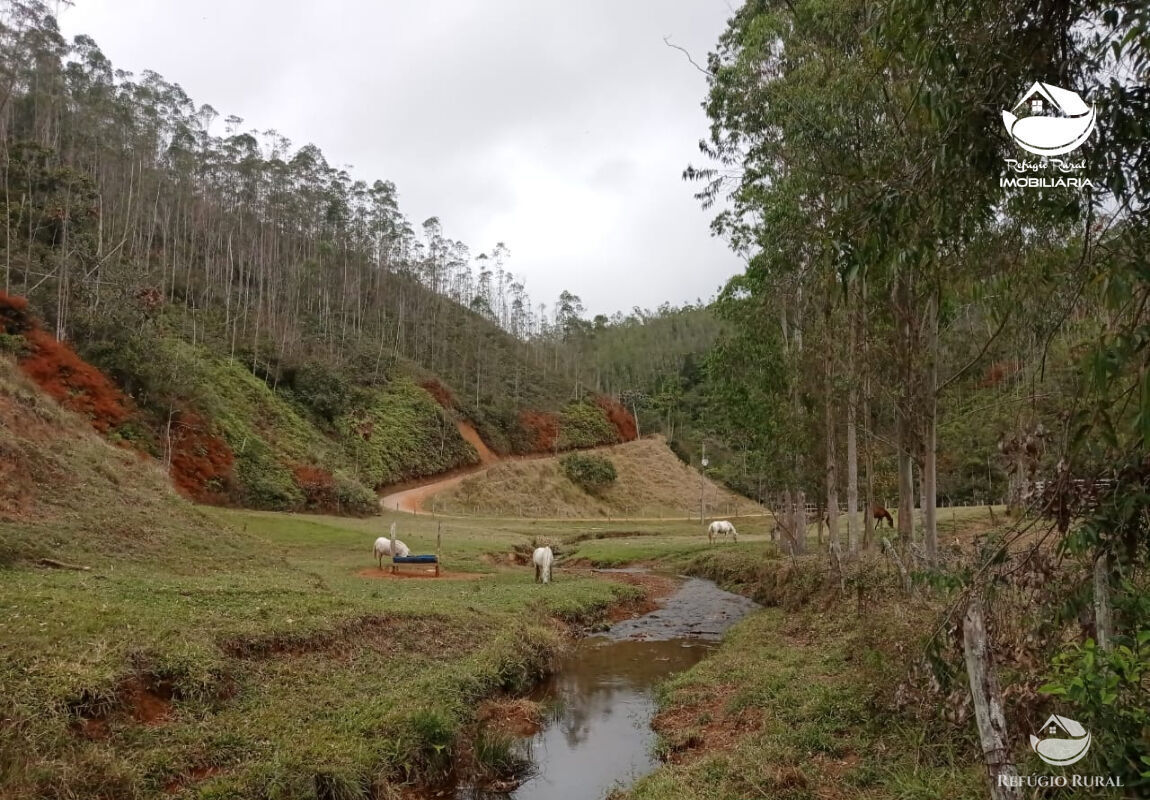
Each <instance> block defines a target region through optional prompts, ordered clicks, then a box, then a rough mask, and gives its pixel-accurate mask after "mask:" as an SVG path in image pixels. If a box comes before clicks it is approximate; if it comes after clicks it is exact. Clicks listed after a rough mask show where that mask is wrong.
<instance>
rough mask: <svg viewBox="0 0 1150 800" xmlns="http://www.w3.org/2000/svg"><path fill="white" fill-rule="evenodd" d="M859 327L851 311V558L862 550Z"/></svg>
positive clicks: (848, 485)
mask: <svg viewBox="0 0 1150 800" xmlns="http://www.w3.org/2000/svg"><path fill="white" fill-rule="evenodd" d="M857 324H858V312H857V310H856V309H853V308H852V309H851V310H850V319H849V326H848V327H849V329H850V349H849V351H848V352H849V353H850V355H849V356H848V357H847V365H848V366H847V379H848V380H849V381H850V386H849V388H848V390H847V552H848V553H850V554H851V555H852V556H853V555H855V554H857V553H858V549H859V519H858V516H859V514H858V512H859V459H858V455H859V454H858V430H857V421H856V416H857V411H858V400H859V393H858V386H857V383H856V378H857V377H858V376H857V372H856V368H855V362H856V358H857V353H856V352H855V351H856V347H857V345H858V331H857V330H856V326H857Z"/></svg>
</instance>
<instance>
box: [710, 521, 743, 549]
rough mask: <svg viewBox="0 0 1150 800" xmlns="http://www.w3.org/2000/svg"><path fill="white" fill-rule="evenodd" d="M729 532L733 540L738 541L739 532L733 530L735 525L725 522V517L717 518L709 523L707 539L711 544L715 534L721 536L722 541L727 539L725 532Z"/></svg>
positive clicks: (713, 541)
mask: <svg viewBox="0 0 1150 800" xmlns="http://www.w3.org/2000/svg"><path fill="white" fill-rule="evenodd" d="M728 533H729V534H731V536H732V537H733V538H734V540H735V541H736V542H737V541H739V532H738V531H737V530H735V526H734V525H732V524H731V523H729V522H727V520H725V519H717V520H715V521H714V522H712V523H711V524H710V526H709V527H708V528H707V541H709V542H710V543H711V544H714V543H715V537H716V536H722V537H723V541H724V542H725V541H727V534H728Z"/></svg>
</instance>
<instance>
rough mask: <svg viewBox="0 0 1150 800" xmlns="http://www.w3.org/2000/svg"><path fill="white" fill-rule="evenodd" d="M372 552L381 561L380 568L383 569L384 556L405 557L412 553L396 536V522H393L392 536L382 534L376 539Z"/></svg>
mask: <svg viewBox="0 0 1150 800" xmlns="http://www.w3.org/2000/svg"><path fill="white" fill-rule="evenodd" d="M372 553H373V554H374V555H375V557H376V559H377V560H378V561H379V568H380V569H383V558H384V556H399V557H400V558H403V557H405V556H409V555H411V550H409V549H408V547H407V545H405V544H404V543H403V542H401V541H399V540H398V539H396V538H395V523H394V522H393V523H391V538H390V539H388V538H387V537H386V536H380V537H379V538H378V539H376V540H375V547H373V548H372Z"/></svg>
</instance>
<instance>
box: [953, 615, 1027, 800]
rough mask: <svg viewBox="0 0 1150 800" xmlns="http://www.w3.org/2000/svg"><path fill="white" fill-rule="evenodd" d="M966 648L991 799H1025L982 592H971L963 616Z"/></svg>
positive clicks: (971, 688) (968, 671) (964, 651)
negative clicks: (1013, 759) (1008, 733)
mask: <svg viewBox="0 0 1150 800" xmlns="http://www.w3.org/2000/svg"><path fill="white" fill-rule="evenodd" d="M962 649H963V655H964V656H965V659H966V674H967V677H969V678H970V694H971V697H972V698H973V700H974V719H975V722H976V723H977V724H978V739H979V742H980V743H981V745H982V755H983V758H984V759H985V761H986V770H987V774H988V775H989V777H990V797H991V800H1021V798H1022V792H1021V785H1020V781H1019V780H1018V770H1017V769H1016V768H1015V766H1014V764H1013V763H1012V762H1011V760H1010V747H1009V746H1008V745H1007V736H1006V716H1005V714H1004V713H1003V711H1002V693H1001V692H1000V691H999V688H998V676H997V675H996V674H995V672H994V665H993V664H992V663H991V662H990V646H989V643H988V642H987V638H986V621H985V619H984V618H983V613H982V596H981V595H979V594H978V593H975V594H973V595H972V596H971V598H970V602H969V603H968V605H967V607H966V615H965V616H964V617H963V620H962Z"/></svg>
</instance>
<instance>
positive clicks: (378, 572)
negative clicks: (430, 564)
mask: <svg viewBox="0 0 1150 800" xmlns="http://www.w3.org/2000/svg"><path fill="white" fill-rule="evenodd" d="M355 574H356V575H358V576H359V577H361V578H371V579H373V580H406V579H411V578H414V579H416V580H418V579H420V578H430V579H431V580H441V581H477V580H479V579H480V578H482V577H484V573H482V572H451V571H450V570H446V569H441V570H440V571H439V575H438V576H436V574H435V569H434V568H432V569H422V568H421V569H412V568H410V567H406V568H404V569H401V570H400V571H399V572H392V571H391V570H390V569H380V568H379V567H367V568H365V569H361V570H358V571H357V572H356V573H355Z"/></svg>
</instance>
